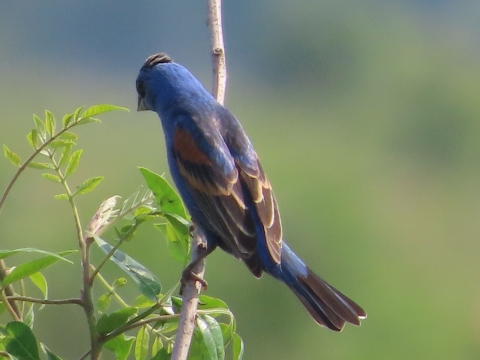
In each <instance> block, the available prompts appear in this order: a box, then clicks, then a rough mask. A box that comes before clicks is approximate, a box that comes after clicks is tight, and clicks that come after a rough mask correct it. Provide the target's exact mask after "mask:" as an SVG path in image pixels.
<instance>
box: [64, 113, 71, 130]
mask: <svg viewBox="0 0 480 360" xmlns="http://www.w3.org/2000/svg"><path fill="white" fill-rule="evenodd" d="M72 120H73V114H66V115H65V116H64V117H63V119H62V124H63V128H64V129H65V128H66V127H67V126H68V125H69V124H70V123H71V122H72Z"/></svg>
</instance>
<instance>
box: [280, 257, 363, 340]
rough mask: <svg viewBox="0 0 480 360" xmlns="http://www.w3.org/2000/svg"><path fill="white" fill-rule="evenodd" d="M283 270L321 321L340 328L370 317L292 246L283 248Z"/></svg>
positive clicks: (297, 292)
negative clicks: (305, 262) (297, 253)
mask: <svg viewBox="0 0 480 360" xmlns="http://www.w3.org/2000/svg"><path fill="white" fill-rule="evenodd" d="M284 255H285V256H284ZM300 265H302V266H300ZM282 272H283V275H284V276H282V278H283V280H284V281H285V283H286V284H287V285H288V286H289V287H290V289H292V290H293V292H294V293H295V295H297V297H298V298H299V299H300V301H301V302H302V304H303V305H304V306H305V308H306V309H307V310H308V312H309V313H310V315H311V316H312V317H313V319H314V320H315V321H316V322H317V323H318V324H320V325H322V326H325V327H327V328H329V329H332V330H335V331H341V330H342V329H343V327H344V326H345V323H346V322H349V323H351V324H354V325H360V320H361V319H364V318H366V317H367V314H366V312H365V311H364V310H363V309H362V308H361V307H360V306H359V305H357V304H356V303H355V302H354V301H352V300H351V299H349V298H348V297H347V296H345V295H344V294H342V293H341V292H340V291H339V290H337V289H335V288H334V287H333V286H331V285H330V284H328V283H327V282H326V281H325V280H323V279H322V278H320V277H319V276H318V275H316V274H315V273H314V272H313V271H311V270H310V269H309V268H308V267H307V266H306V265H305V264H304V263H303V262H302V261H301V260H300V259H299V258H298V257H297V255H296V254H294V253H293V252H292V251H291V250H290V249H288V251H287V252H285V251H282Z"/></svg>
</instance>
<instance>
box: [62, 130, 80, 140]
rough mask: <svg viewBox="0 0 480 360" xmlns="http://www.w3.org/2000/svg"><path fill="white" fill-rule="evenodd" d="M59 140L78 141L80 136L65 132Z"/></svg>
mask: <svg viewBox="0 0 480 360" xmlns="http://www.w3.org/2000/svg"><path fill="white" fill-rule="evenodd" d="M58 138H59V139H61V140H70V141H77V140H78V135H77V134H75V133H73V132H71V131H64V132H62V133H61V134H60V135H59V136H58Z"/></svg>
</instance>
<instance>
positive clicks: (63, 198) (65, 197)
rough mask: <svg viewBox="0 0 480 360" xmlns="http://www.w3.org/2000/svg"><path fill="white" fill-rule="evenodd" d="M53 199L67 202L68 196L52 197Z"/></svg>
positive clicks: (58, 195)
mask: <svg viewBox="0 0 480 360" xmlns="http://www.w3.org/2000/svg"><path fill="white" fill-rule="evenodd" d="M54 198H55V199H57V200H68V195H67V194H57V195H55V196H54Z"/></svg>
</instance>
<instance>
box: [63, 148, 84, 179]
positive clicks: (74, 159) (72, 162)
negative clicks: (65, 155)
mask: <svg viewBox="0 0 480 360" xmlns="http://www.w3.org/2000/svg"><path fill="white" fill-rule="evenodd" d="M82 154H83V150H77V151H75V152H74V153H73V154H72V156H71V157H70V159H69V161H68V165H67V169H66V170H65V177H67V176H70V175H72V174H73V173H74V172H75V171H76V170H77V168H78V165H79V164H80V157H81V156H82Z"/></svg>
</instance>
